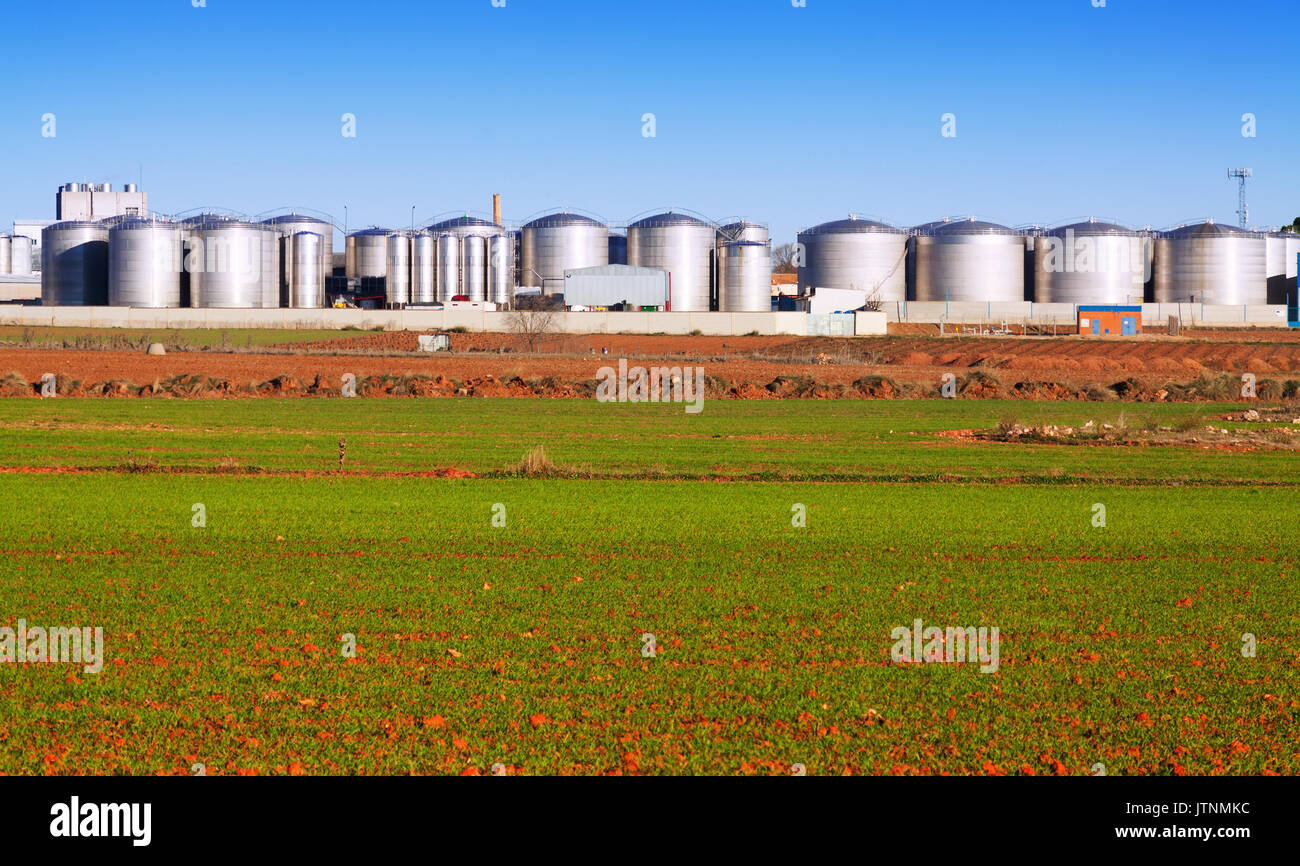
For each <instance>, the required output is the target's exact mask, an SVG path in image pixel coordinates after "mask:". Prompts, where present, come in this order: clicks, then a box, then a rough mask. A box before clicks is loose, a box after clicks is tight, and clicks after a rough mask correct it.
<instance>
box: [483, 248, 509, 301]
mask: <svg viewBox="0 0 1300 866" xmlns="http://www.w3.org/2000/svg"><path fill="white" fill-rule="evenodd" d="M514 275H515V250H514V243H513V242H512V241H511V239H510V236H509V235H493V236H492V237H491V238H489V239H488V288H487V292H488V298H487V299H488V300H489V301H491V302H492V303H494V304H499V305H506V304H509V303H510V302H511V300H513V297H514V281H515V280H514Z"/></svg>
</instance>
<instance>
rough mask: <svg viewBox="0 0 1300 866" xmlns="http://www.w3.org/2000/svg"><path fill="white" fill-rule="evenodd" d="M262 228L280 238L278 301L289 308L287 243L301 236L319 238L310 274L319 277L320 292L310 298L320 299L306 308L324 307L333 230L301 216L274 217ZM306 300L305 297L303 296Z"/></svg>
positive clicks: (331, 260) (288, 246) (331, 264)
mask: <svg viewBox="0 0 1300 866" xmlns="http://www.w3.org/2000/svg"><path fill="white" fill-rule="evenodd" d="M262 225H264V226H268V227H269V228H271V229H272V230H274V231H275V232H277V233H278V234H279V236H280V244H279V246H280V250H279V258H280V301H281V303H285V304H288V305H289V306H291V307H292V306H296V305H295V304H294V303H293V300H292V297H291V296H292V292H291V291H290V289H289V264H288V263H289V258H290V255H291V252H292V251H291V249H290V239H291V238H292V237H293V236H294V235H296V234H299V233H301V232H308V233H310V234H315V235H320V238H321V242H320V245H319V246H318V248H317V256H318V258H319V259H320V261H319V262H317V265H316V268H315V269H314V270H313V273H315V274H318V275H319V277H320V288H319V289H318V290H317V291H316V292H314V293H313V295H314V296H315V297H317V298H319V299H320V302H319V303H316V304H310V305H309V306H310V307H319V306H322V305H324V303H325V277H327V276H329V275H330V274H332V273H334V260H333V255H332V253H331V252H330V246H331V242H330V239H331V238H332V237H333V236H334V226H333V225H332V224H331V223H329V222H327V221H325V220H322V219H317V218H316V217H310V216H304V215H302V214H295V213H288V214H283V215H281V216H274V217H271V218H270V219H267V220H263V221H262ZM303 297H304V298H306V297H307V296H305V295H304V296H303Z"/></svg>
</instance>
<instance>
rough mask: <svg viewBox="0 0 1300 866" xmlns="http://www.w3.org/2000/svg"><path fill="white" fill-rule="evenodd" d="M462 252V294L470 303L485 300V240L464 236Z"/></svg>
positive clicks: (476, 236)
mask: <svg viewBox="0 0 1300 866" xmlns="http://www.w3.org/2000/svg"><path fill="white" fill-rule="evenodd" d="M461 248H462V250H463V251H464V268H463V270H464V275H463V276H464V282H463V285H464V292H465V295H466V296H468V297H469V299H470V300H471V301H474V302H482V301H485V300H487V239H486V238H484V237H482V236H480V235H466V236H465V237H464V238H463V239H462V240H461Z"/></svg>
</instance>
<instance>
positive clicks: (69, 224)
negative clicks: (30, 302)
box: [41, 220, 108, 307]
mask: <svg viewBox="0 0 1300 866" xmlns="http://www.w3.org/2000/svg"><path fill="white" fill-rule="evenodd" d="M41 303H42V304H43V305H45V306H57V307H77V306H104V305H105V304H107V303H108V227H107V226H104V225H100V224H99V223H96V222H89V221H84V220H68V221H66V222H59V223H54V224H53V225H50V226H46V227H45V228H44V229H42V230H41Z"/></svg>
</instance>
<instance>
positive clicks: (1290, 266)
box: [1283, 232, 1300, 303]
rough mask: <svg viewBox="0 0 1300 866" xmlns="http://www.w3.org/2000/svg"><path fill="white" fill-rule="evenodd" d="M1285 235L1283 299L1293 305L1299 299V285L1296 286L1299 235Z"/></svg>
mask: <svg viewBox="0 0 1300 866" xmlns="http://www.w3.org/2000/svg"><path fill="white" fill-rule="evenodd" d="M1285 234H1286V283H1285V284H1284V285H1283V289H1284V291H1285V298H1286V300H1287V302H1289V303H1295V302H1296V299H1297V298H1298V297H1300V284H1297V280H1296V277H1297V270H1298V269H1300V233H1297V232H1285Z"/></svg>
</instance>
